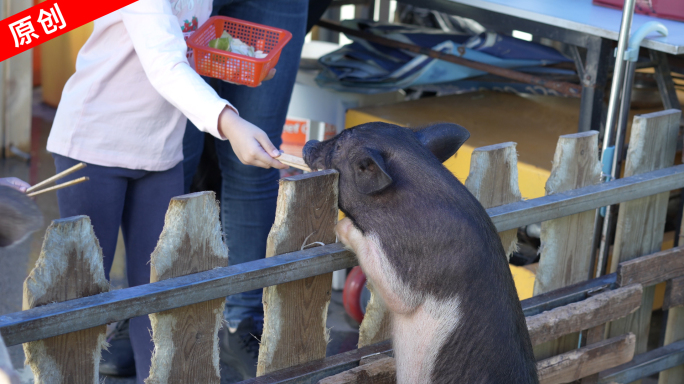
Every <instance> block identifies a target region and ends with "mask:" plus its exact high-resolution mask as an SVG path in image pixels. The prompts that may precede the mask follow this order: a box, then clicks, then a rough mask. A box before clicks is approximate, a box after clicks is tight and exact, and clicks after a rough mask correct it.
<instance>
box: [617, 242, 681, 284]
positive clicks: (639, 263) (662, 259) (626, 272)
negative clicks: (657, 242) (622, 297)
mask: <svg viewBox="0 0 684 384" xmlns="http://www.w3.org/2000/svg"><path fill="white" fill-rule="evenodd" d="M616 272H617V284H618V285H619V286H622V287H624V286H626V285H630V284H635V283H639V284H642V285H643V286H645V287H649V286H651V285H656V284H658V283H662V282H663V281H666V280H670V279H672V278H675V277H679V276H684V247H676V248H672V249H667V250H665V251H660V252H656V253H652V254H650V255H646V256H641V257H637V258H635V259H632V260H627V261H623V262H621V263H620V264H619V265H618V267H617V271H616Z"/></svg>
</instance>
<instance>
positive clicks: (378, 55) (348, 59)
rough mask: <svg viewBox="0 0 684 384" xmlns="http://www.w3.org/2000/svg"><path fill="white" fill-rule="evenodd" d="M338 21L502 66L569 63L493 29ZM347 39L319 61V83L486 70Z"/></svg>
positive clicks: (426, 80) (441, 77) (408, 81)
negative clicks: (461, 30)
mask: <svg viewBox="0 0 684 384" xmlns="http://www.w3.org/2000/svg"><path fill="white" fill-rule="evenodd" d="M342 24H343V25H344V26H346V27H349V28H354V29H359V30H363V31H365V32H369V33H373V34H375V35H379V36H382V37H385V38H389V39H393V40H397V41H402V42H406V43H411V44H416V45H419V46H422V47H429V48H432V49H434V50H437V51H440V52H444V53H450V54H453V55H457V56H461V57H463V58H466V59H469V60H473V61H478V62H482V63H487V64H491V65H496V66H499V67H503V68H521V67H535V66H539V65H545V64H552V63H557V62H562V61H570V60H569V59H567V58H566V57H565V56H563V55H561V54H560V53H559V52H558V51H556V50H555V49H553V48H551V47H547V46H544V45H541V44H537V43H533V42H528V41H524V40H520V39H516V38H513V37H509V36H504V35H499V34H496V33H493V32H484V33H482V34H480V35H477V36H471V35H467V34H461V33H456V32H443V31H441V30H436V29H430V28H423V27H417V26H412V25H396V24H394V25H383V24H379V23H374V22H368V21H360V20H345V21H343V22H342ZM350 38H352V40H353V42H352V43H351V44H348V45H345V46H343V47H341V48H340V49H338V50H336V51H334V52H332V53H329V54H327V55H325V56H323V57H321V59H320V60H319V61H320V62H321V64H323V65H324V66H325V68H326V69H325V70H323V71H322V72H321V73H320V74H319V75H318V77H317V78H316V82H317V83H318V84H319V85H320V86H322V87H327V88H333V89H336V90H340V91H352V92H357V93H379V92H389V91H393V90H397V89H403V88H408V87H411V86H415V85H424V84H436V83H447V82H454V81H456V80H461V79H465V78H469V77H474V76H480V75H483V74H485V72H482V71H478V70H474V69H472V68H468V67H464V66H461V65H458V64H453V63H449V62H446V61H442V60H436V59H432V58H430V57H427V56H424V55H418V54H415V53H412V52H407V51H403V50H400V49H395V48H389V47H385V46H382V45H378V44H374V43H369V42H368V41H366V40H363V39H359V38H355V37H350Z"/></svg>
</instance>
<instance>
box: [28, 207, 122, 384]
mask: <svg viewBox="0 0 684 384" xmlns="http://www.w3.org/2000/svg"><path fill="white" fill-rule="evenodd" d="M107 291H109V283H108V282H107V280H106V279H105V275H104V267H103V266H102V249H101V248H100V244H99V242H98V241H97V238H95V233H94V232H93V227H92V225H91V224H90V219H89V218H88V217H87V216H76V217H70V218H67V219H60V220H55V221H53V222H52V224H50V226H49V227H48V229H47V231H46V232H45V240H44V241H43V248H42V250H41V252H40V256H39V257H38V261H37V262H36V266H35V268H33V270H32V271H31V274H30V275H29V276H28V277H27V278H26V281H25V282H24V303H23V309H24V310H27V309H31V308H35V307H38V306H41V305H45V304H49V303H54V302H62V301H67V300H73V299H78V298H81V297H86V296H92V295H96V294H98V293H102V292H107ZM106 328H107V327H106V326H105V325H100V326H97V327H93V328H90V329H84V330H82V331H78V332H72V333H67V334H64V335H60V336H55V337H50V338H48V339H43V340H38V341H32V342H29V343H25V344H24V352H25V353H26V362H27V364H28V365H29V366H30V367H31V370H33V374H34V376H35V383H36V384H41V383H46V384H49V383H74V384H80V383H84V384H85V383H91V384H93V383H94V384H97V383H99V366H100V350H101V349H102V347H103V346H104V345H106V342H105V332H106Z"/></svg>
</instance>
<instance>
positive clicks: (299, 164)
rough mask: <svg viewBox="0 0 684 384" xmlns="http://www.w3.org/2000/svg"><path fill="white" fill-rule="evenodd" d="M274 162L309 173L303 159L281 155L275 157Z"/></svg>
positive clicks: (309, 170) (285, 154) (309, 169)
mask: <svg viewBox="0 0 684 384" xmlns="http://www.w3.org/2000/svg"><path fill="white" fill-rule="evenodd" d="M276 160H278V161H280V162H281V163H283V164H285V165H289V166H290V167H292V168H297V169H301V170H302V171H306V172H311V168H309V166H308V165H306V163H305V162H304V159H302V158H301V157H297V156H292V155H288V154H287V153H281V154H280V156H278V157H276Z"/></svg>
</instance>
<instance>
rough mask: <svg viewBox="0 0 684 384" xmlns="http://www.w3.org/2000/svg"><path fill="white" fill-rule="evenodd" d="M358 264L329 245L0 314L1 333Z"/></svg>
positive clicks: (106, 316)
mask: <svg viewBox="0 0 684 384" xmlns="http://www.w3.org/2000/svg"><path fill="white" fill-rule="evenodd" d="M355 265H357V262H356V257H355V255H354V254H353V253H352V252H350V251H347V250H346V249H345V248H344V247H343V246H342V244H340V243H337V244H330V245H325V246H322V247H317V248H311V249H307V250H304V251H299V252H292V253H287V254H284V255H279V256H274V257H269V258H266V259H261V260H257V261H253V262H249V263H243V264H238V265H233V266H230V267H222V268H215V269H212V270H210V271H205V272H199V273H194V274H191V275H186V276H182V277H176V278H171V279H167V280H163V281H160V282H157V283H151V284H145V285H140V286H137V287H131V288H126V289H119V290H115V291H111V292H106V293H102V294H99V295H94V296H89V297H84V298H81V299H75V300H69V301H64V302H61V303H54V304H47V305H43V306H40V307H36V308H33V309H29V310H26V311H21V312H15V313H11V314H8V315H4V316H0V334H2V337H3V339H5V344H6V345H8V346H10V345H15V344H20V343H25V342H28V341H34V340H40V339H45V338H48V337H52V336H56V335H61V334H64V333H68V332H74V331H79V330H82V329H87V328H91V327H94V326H97V325H102V324H108V323H112V322H114V321H120V320H125V319H129V318H131V317H136V316H142V315H147V314H150V313H156V312H161V311H166V310H168V309H173V308H179V307H183V306H186V305H190V304H195V303H200V302H204V301H208V300H212V299H217V298H219V297H224V296H229V295H233V294H236V293H240V292H245V291H251V290H254V289H258V288H263V287H267V286H271V285H276V284H282V283H287V282H290V281H295V280H300V279H303V278H306V277H310V276H317V275H320V274H323V273H328V272H332V271H337V270H340V269H345V268H349V267H353V266H355Z"/></svg>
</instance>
